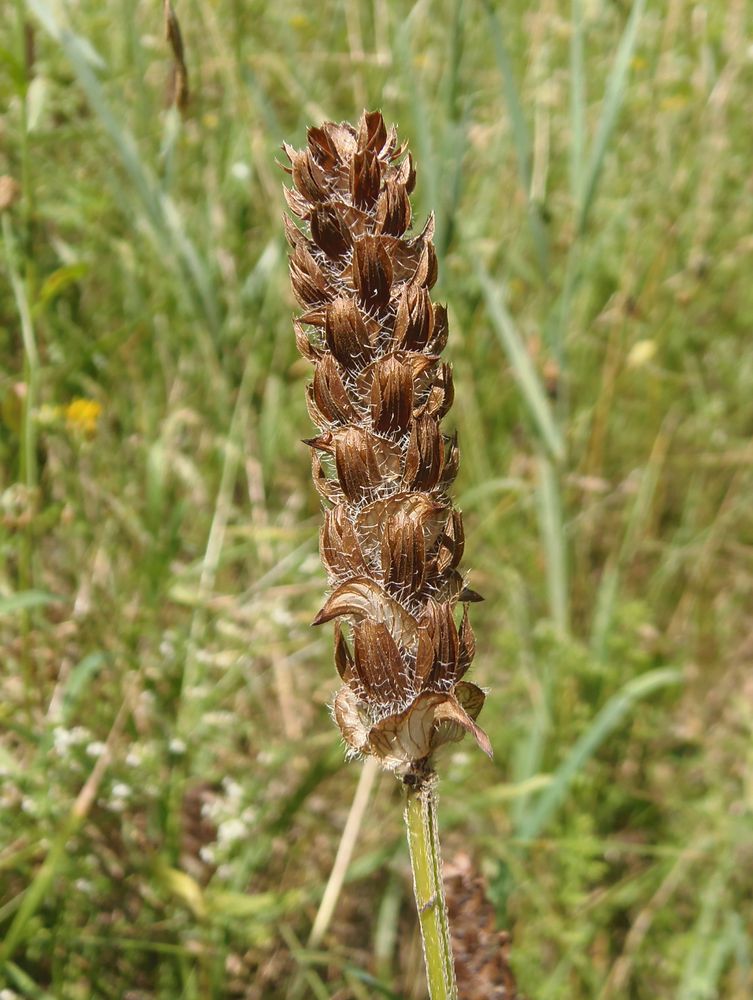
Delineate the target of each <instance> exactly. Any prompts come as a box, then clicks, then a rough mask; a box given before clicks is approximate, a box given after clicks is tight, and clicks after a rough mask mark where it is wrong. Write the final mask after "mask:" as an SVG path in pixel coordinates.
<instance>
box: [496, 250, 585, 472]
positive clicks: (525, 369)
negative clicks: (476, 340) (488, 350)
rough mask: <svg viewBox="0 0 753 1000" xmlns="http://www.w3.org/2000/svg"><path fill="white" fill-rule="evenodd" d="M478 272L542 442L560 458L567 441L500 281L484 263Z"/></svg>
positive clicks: (557, 459)
mask: <svg viewBox="0 0 753 1000" xmlns="http://www.w3.org/2000/svg"><path fill="white" fill-rule="evenodd" d="M477 274H478V280H479V284H480V285H481V289H482V291H483V293H484V298H485V299H486V306H487V309H488V311H489V317H490V319H491V321H492V325H493V327H494V331H495V333H496V334H497V337H498V338H499V341H500V343H501V344H502V347H503V348H504V351H505V353H506V354H507V357H508V360H509V361H510V364H511V366H512V372H513V376H514V378H515V381H516V382H517V383H518V387H519V389H520V391H521V393H522V395H523V399H524V401H525V403H526V407H527V409H528V412H529V414H530V416H531V419H532V421H533V423H534V424H535V426H536V429H537V431H538V433H539V437H540V438H541V441H542V444H543V445H544V447H545V448H546V450H547V451H548V452H549V454H550V455H551V457H552V458H553V460H554V461H555V462H561V461H562V460H563V459H564V457H565V444H564V441H563V439H562V435H561V434H560V431H559V428H558V427H557V424H556V423H555V420H554V416H553V414H552V410H551V407H550V405H549V401H548V400H547V398H546V393H545V392H544V388H543V386H542V384H541V380H540V379H539V376H538V374H537V372H536V369H535V367H534V365H533V362H532V361H531V356H530V355H529V353H528V351H527V350H526V347H525V344H524V343H523V338H522V337H521V336H520V334H519V333H518V330H517V328H516V326H515V324H514V322H513V319H512V317H511V316H510V313H509V312H508V311H507V306H506V305H505V303H504V300H503V298H502V295H501V293H500V291H499V287H498V285H497V284H496V283H495V282H494V281H492V278H491V276H490V275H489V273H488V271H487V270H486V269H485V268H484V266H483V265H482V264H479V265H478V271H477Z"/></svg>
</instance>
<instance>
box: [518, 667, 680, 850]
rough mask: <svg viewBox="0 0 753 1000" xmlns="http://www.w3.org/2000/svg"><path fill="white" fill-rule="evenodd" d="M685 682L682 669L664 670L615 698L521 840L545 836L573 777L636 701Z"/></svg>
mask: <svg viewBox="0 0 753 1000" xmlns="http://www.w3.org/2000/svg"><path fill="white" fill-rule="evenodd" d="M681 680H682V674H681V672H680V671H679V670H675V669H672V668H670V667H662V668H660V669H658V670H651V671H650V672H649V673H646V674H641V676H640V677H635V678H634V679H633V680H631V681H628V683H627V684H626V685H625V686H624V687H623V688H622V689H621V690H620V691H618V692H617V694H615V695H613V697H612V698H610V700H609V701H608V702H607V703H606V705H605V706H604V707H603V708H602V709H601V711H600V712H599V713H598V715H597V716H596V718H595V719H594V720H593V722H592V723H591V725H590V726H589V728H588V729H587V730H586V731H585V733H583V735H582V736H581V737H580V739H578V740H577V742H576V743H575V745H574V746H573V748H572V749H571V750H570V753H569V754H568V755H567V757H566V758H565V759H564V761H563V762H562V764H560V766H559V767H558V768H557V770H556V771H555V772H554V777H553V780H552V783H551V785H549V786H548V787H547V788H546V789H545V790H544V791H543V792H542V794H541V796H540V797H539V799H538V800H537V802H536V804H535V805H534V806H533V808H532V809H531V811H530V812H529V813H528V815H527V816H526V817H524V819H523V821H522V823H521V827H520V830H519V836H520V838H521V839H522V840H524V841H525V840H533V838H534V837H537V836H538V835H539V834H540V833H541V831H542V830H543V829H544V827H545V826H546V824H547V823H548V822H549V820H550V819H551V818H552V816H553V815H554V812H555V810H556V809H557V808H558V807H559V806H560V805H561V804H562V802H563V801H564V799H565V796H566V795H567V791H568V789H569V787H570V785H571V783H572V781H573V778H575V776H576V775H577V773H578V772H579V771H581V770H582V769H583V767H584V766H585V765H586V763H587V762H588V761H589V760H590V758H591V757H592V756H593V755H594V753H596V751H597V750H598V748H599V747H600V746H601V744H602V743H603V742H604V740H605V739H606V738H607V736H609V734H610V733H612V732H613V731H614V730H615V729H616V728H617V726H619V725H620V723H621V722H622V720H623V719H624V718H625V716H626V715H627V714H628V713H629V712H630V710H631V709H632V708H633V706H634V705H635V704H636V702H638V701H641V699H643V698H647V697H648V696H649V695H652V694H654V693H655V692H656V691H660V690H661V689H662V688H665V687H671V686H673V685H675V684H679V683H680V681H681Z"/></svg>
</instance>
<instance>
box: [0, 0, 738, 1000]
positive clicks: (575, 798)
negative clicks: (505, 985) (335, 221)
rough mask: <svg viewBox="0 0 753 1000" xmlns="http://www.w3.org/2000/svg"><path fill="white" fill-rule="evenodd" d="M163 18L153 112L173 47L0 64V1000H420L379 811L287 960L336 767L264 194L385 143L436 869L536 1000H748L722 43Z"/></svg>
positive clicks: (303, 922)
mask: <svg viewBox="0 0 753 1000" xmlns="http://www.w3.org/2000/svg"><path fill="white" fill-rule="evenodd" d="M174 6H175V11H176V13H177V15H178V17H179V19H180V23H181V27H182V32H183V40H184V46H185V61H186V65H187V68H188V74H189V86H190V91H191V93H190V98H189V101H188V104H187V107H186V109H185V112H184V113H183V114H181V113H180V111H179V110H178V109H177V108H176V107H174V106H171V107H166V106H165V94H166V90H167V89H168V81H169V78H170V76H171V64H172V61H173V56H172V53H171V50H170V47H169V46H168V44H167V42H166V40H165V36H164V23H163V12H162V9H161V5H158V4H155V3H151V4H147V3H134V4H131V3H124V2H116V0H97V2H94V0H79V2H77V3H73V2H70V3H53V2H52V0H14V2H13V3H11V2H10V0H9V2H8V3H7V4H6V7H7V10H5V12H4V17H3V23H2V25H0V64H1V67H2V68H1V69H0V109H2V110H0V140H1V141H0V175H4V176H5V177H6V178H11V179H12V180H6V181H5V182H4V184H3V185H2V186H0V204H3V206H4V207H3V209H2V212H1V214H0V218H1V220H2V246H1V247H0V269H1V270H0V273H2V275H3V280H2V281H1V282H0V358H1V359H2V366H1V370H0V649H2V665H1V667H0V774H1V775H2V786H1V787H0V935H1V939H2V940H1V943H0V996H2V998H3V1000H6V998H8V1000H10V998H12V997H15V996H18V997H24V998H26V997H28V998H46V1000H49V998H55V1000H88V998H94V997H97V998H98V997H103V998H104V997H107V998H121V997H122V998H128V1000H151V998H155V1000H175V998H178V997H181V998H186V1000H206V998H234V997H238V998H248V1000H279V998H283V997H293V996H298V995H300V996H301V997H303V996H313V997H319V998H327V997H336V998H337V1000H346V998H354V1000H364V998H369V997H379V996H384V997H393V998H406V1000H407V998H416V1000H417V998H421V997H423V996H424V995H425V994H424V992H423V991H424V990H425V983H424V980H423V969H422V958H421V952H420V939H419V936H418V929H417V922H416V916H415V909H414V903H413V898H412V892H411V886H410V882H409V870H408V861H407V851H406V845H405V834H404V830H403V826H402V816H401V807H400V789H399V786H398V783H397V782H396V781H395V780H394V779H393V778H391V777H389V776H388V775H383V776H380V777H378V778H377V779H376V782H375V785H374V788H373V791H372V794H371V798H370V801H369V804H368V806H367V808H366V811H365V814H364V816H363V822H362V823H361V825H360V828H359V830H358V835H357V840H356V843H355V850H354V855H353V861H352V863H351V865H350V867H349V870H348V874H347V879H346V882H345V885H344V888H343V891H342V894H341V896H340V899H339V901H338V904H337V906H336V908H335V911H334V915H333V918H332V921H331V923H330V925H329V927H328V928H326V931H325V932H324V933H323V935H322V936H321V940H320V941H318V943H316V945H315V946H314V945H312V946H307V941H308V939H309V934H310V931H311V926H312V922H313V921H314V918H315V915H316V912H317V907H318V905H319V903H320V901H321V898H322V893H323V889H324V886H325V883H326V881H327V878H328V876H329V873H330V870H331V868H332V864H333V859H334V857H335V854H336V851H337V849H338V844H339V843H340V838H341V834H342V830H343V826H344V824H345V821H346V817H347V816H348V813H349V810H350V806H351V801H352V799H353V794H354V792H355V789H356V786H357V783H358V781H359V774H360V771H361V765H360V764H353V763H351V764H346V763H345V762H344V754H343V747H342V745H341V742H340V740H339V735H338V734H337V732H336V730H335V728H334V727H333V725H332V722H331V719H330V717H329V704H330V701H331V697H332V694H333V692H334V690H335V689H336V686H337V685H336V681H337V677H336V674H335V671H334V669H333V665H332V642H331V635H330V634H329V632H328V631H327V628H328V627H323V628H322V629H319V630H312V629H310V627H309V626H310V622H311V620H312V618H313V617H314V615H315V614H316V612H317V610H318V609H319V607H320V606H321V602H322V593H323V591H324V585H325V584H324V574H323V571H322V569H321V566H320V562H319V558H318V554H317V538H318V526H319V523H320V509H319V503H318V499H317V496H316V494H315V492H314V490H313V488H312V486H311V482H310V467H309V460H308V452H307V449H306V448H305V447H304V446H303V445H302V444H301V438H303V437H308V436H310V434H311V425H310V423H309V420H308V416H307V413H306V406H305V391H304V386H305V383H306V379H307V377H308V374H309V370H308V366H307V365H306V364H305V363H304V362H302V361H301V360H300V359H299V358H298V356H297V353H296V347H295V340H294V336H293V330H292V324H291V316H292V314H293V312H294V309H295V306H294V302H293V299H292V295H291V292H290V289H289V284H288V276H287V267H286V247H285V243H284V238H283V230H282V223H281V216H282V213H283V208H284V203H283V198H282V191H281V187H282V181H283V178H284V175H283V174H282V173H281V171H280V170H279V168H278V167H277V166H276V165H275V159H276V158H280V157H281V154H280V151H279V147H280V144H281V142H282V141H283V140H287V141H289V142H291V143H292V144H293V145H295V146H296V147H298V146H301V145H302V144H303V142H304V141H305V127H306V126H307V125H308V124H309V123H311V122H317V121H322V120H325V119H334V120H339V119H348V120H354V119H356V118H357V117H358V115H359V114H360V112H361V110H362V109H363V108H364V107H369V108H376V107H379V108H381V109H382V111H383V113H384V116H385V118H386V120H387V121H388V122H393V121H394V122H396V123H398V124H399V128H400V135H401V138H405V139H408V140H409V141H410V146H411V149H412V151H413V154H414V156H415V160H416V164H417V169H418V180H417V187H416V192H415V194H414V196H413V204H414V211H415V216H416V222H417V223H418V224H419V225H420V224H422V222H423V219H424V217H425V216H426V215H427V213H428V212H429V211H430V210H432V209H433V210H434V211H435V212H436V216H437V236H436V246H437V252H438V256H439V261H440V269H439V274H440V279H439V283H438V285H437V287H436V289H435V298H436V299H437V300H438V301H445V302H447V304H448V309H449V315H450V339H449V345H448V349H447V354H448V358H449V360H451V361H452V362H453V365H454V375H455V393H456V398H455V405H454V407H453V410H452V412H451V415H450V417H449V419H448V424H450V425H452V426H454V427H457V430H458V433H459V444H460V457H461V470H460V475H459V478H458V481H457V485H456V497H457V502H458V505H459V506H460V508H461V509H462V511H463V515H464V521H465V531H466V549H465V557H464V563H463V567H464V568H467V569H469V570H470V571H471V576H470V579H469V583H470V585H471V586H472V587H473V588H474V589H475V590H478V591H480V592H481V593H482V594H483V596H484V598H485V601H484V603H483V604H480V605H476V606H474V609H473V611H474V614H473V624H474V628H475V631H476V638H477V654H476V659H475V663H474V673H473V677H472V679H473V680H474V681H476V682H477V683H479V684H482V685H484V686H486V687H488V689H489V694H488V697H487V702H486V706H485V709H484V715H483V725H484V728H485V729H486V730H487V731H488V733H489V736H490V739H491V742H492V744H493V746H494V751H495V757H494V761H493V762H490V761H489V760H487V759H486V758H485V757H484V756H483V755H482V754H480V753H479V752H478V751H477V750H476V749H475V748H474V747H473V746H472V745H471V741H470V740H466V741H465V742H464V743H462V744H459V745H457V746H453V747H452V748H451V749H450V750H448V751H445V754H444V757H443V758H442V760H441V761H440V765H439V768H440V772H441V774H442V782H441V801H440V814H441V827H442V831H443V840H444V850H445V854H446V856H447V857H448V858H450V857H451V856H453V854H455V853H456V852H459V851H464V852H467V853H468V854H470V855H471V856H472V857H473V859H474V862H475V863H476V864H477V865H478V867H479V869H480V870H481V871H482V872H483V874H484V876H485V879H486V884H487V888H488V895H489V898H490V900H491V902H492V903H493V905H494V908H495V913H496V919H497V923H498V926H499V928H500V929H507V930H509V931H510V932H511V934H512V947H511V952H510V956H511V962H512V966H513V968H514V970H515V974H516V977H517V980H518V984H519V987H520V989H521V991H522V992H523V993H524V994H525V995H527V996H528V997H529V998H530V1000H618V998H624V1000H628V998H629V1000H655V998H657V997H661V998H676V1000H712V998H716V997H719V998H724V1000H744V998H746V997H750V996H751V995H753V971H752V963H753V947H752V945H751V930H752V927H753V901H752V900H753V893H752V892H751V887H752V886H753V848H752V847H751V823H752V822H753V749H752V748H753V741H752V740H751V736H752V735H753V675H752V674H751V670H750V664H751V660H752V659H753V614H752V610H751V609H752V608H753V603H752V602H753V513H752V512H753V503H752V502H751V498H752V496H753V492H752V491H753V445H752V444H751V433H752V432H753V351H752V350H751V348H750V343H751V341H750V330H751V327H752V326H753V283H751V281H750V268H751V257H752V255H753V236H752V235H751V234H752V233H753V186H751V180H750V177H751V170H750V168H751V152H752V149H751V140H750V121H749V116H750V95H751V87H752V86H753V57H752V55H751V49H750V37H751V30H752V29H753V11H752V10H751V6H750V4H748V3H746V2H745V0H729V2H728V3H724V4H721V3H713V2H712V0H705V2H703V0H702V2H698V3H690V2H689V0H665V2H660V0H632V2H629V0H619V2H612V0H582V2H581V0H542V2H541V3H539V4H536V5H533V4H529V3H525V2H523V0H512V2H509V3H505V4H495V3H493V2H491V0H487V2H482V0H437V2H435V3H428V2H426V0H420V2H418V3H415V4H409V3H407V2H403V0H396V2H387V0H372V2H366V0H343V2H339V0H338V2H335V0H327V2H324V3H321V4H319V5H313V4H311V3H303V2H291V3H277V4H271V3H270V4H268V3H264V2H261V0H247V2H240V0H212V2H208V0H180V2H179V3H175V5H174ZM172 70H173V76H174V67H172ZM3 990H4V991H5V992H2V991H3Z"/></svg>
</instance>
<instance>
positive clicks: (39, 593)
mask: <svg viewBox="0 0 753 1000" xmlns="http://www.w3.org/2000/svg"><path fill="white" fill-rule="evenodd" d="M59 600H60V598H59V597H56V596H55V595H54V594H46V593H45V592H44V591H43V590H24V591H22V592H21V593H18V594H11V595H10V596H9V597H2V598H0V618H2V617H3V616H4V615H13V614H15V613H16V612H17V611H29V610H31V608H43V607H45V606H46V605H47V604H55V603H56V602H57V601H59Z"/></svg>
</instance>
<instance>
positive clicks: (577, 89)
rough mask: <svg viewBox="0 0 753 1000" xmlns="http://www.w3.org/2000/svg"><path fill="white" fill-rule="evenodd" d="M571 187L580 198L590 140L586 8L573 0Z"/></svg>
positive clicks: (571, 31) (577, 0) (571, 35)
mask: <svg viewBox="0 0 753 1000" xmlns="http://www.w3.org/2000/svg"><path fill="white" fill-rule="evenodd" d="M570 132H571V137H570V190H571V192H572V196H573V200H574V201H576V202H577V200H578V196H579V194H580V192H581V190H582V188H583V152H584V149H585V143H586V76H585V69H584V65H583V11H582V10H581V3H580V0H572V24H571V28H570Z"/></svg>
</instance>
